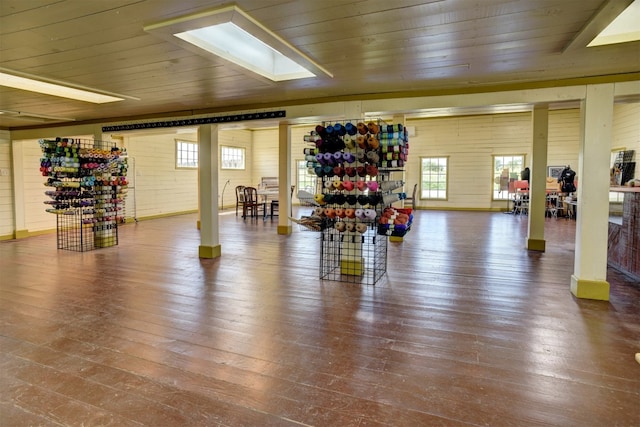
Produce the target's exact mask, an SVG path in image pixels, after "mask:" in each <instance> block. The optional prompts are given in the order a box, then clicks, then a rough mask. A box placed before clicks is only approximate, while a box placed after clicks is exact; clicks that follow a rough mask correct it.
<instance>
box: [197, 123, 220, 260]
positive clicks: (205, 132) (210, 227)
mask: <svg viewBox="0 0 640 427" xmlns="http://www.w3.org/2000/svg"><path fill="white" fill-rule="evenodd" d="M198 187H199V199H200V247H199V249H198V254H199V256H200V258H218V257H219V256H220V255H221V254H222V251H221V246H220V232H219V224H218V125H210V124H209V125H201V126H199V127H198Z"/></svg>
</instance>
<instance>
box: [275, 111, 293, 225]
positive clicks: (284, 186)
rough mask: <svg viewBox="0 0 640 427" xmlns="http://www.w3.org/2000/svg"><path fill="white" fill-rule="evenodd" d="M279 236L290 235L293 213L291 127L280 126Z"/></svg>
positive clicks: (283, 123) (282, 124)
mask: <svg viewBox="0 0 640 427" xmlns="http://www.w3.org/2000/svg"><path fill="white" fill-rule="evenodd" d="M278 186H279V187H278V203H279V206H278V211H279V212H278V234H284V235H289V234H291V232H292V230H293V228H292V225H291V220H290V219H289V214H290V212H291V125H289V124H288V123H287V122H280V123H279V125H278Z"/></svg>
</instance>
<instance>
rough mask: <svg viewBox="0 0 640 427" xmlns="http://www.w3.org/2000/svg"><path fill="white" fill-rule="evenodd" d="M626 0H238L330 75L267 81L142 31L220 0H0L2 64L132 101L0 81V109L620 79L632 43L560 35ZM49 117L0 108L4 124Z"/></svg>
mask: <svg viewBox="0 0 640 427" xmlns="http://www.w3.org/2000/svg"><path fill="white" fill-rule="evenodd" d="M630 2H631V0H617V1H603V0H535V1H532V0H516V1H504V0H396V1H389V0H362V1H356V0H322V1H319V0H238V1H237V2H236V4H237V5H238V6H239V7H241V8H242V9H244V10H245V11H246V12H248V13H249V14H251V15H252V16H253V17H254V18H256V19H257V20H258V21H260V22H261V23H262V24H263V25H265V26H266V27H267V28H269V29H271V30H272V31H273V32H275V33H276V34H278V35H279V36H281V37H282V38H284V39H285V40H287V41H288V42H289V43H291V44H292V45H294V46H296V47H297V48H298V49H300V50H301V51H303V52H305V53H306V54H307V55H308V56H310V57H311V58H313V59H314V60H316V61H317V62H318V63H319V64H321V65H322V66H323V67H324V68H326V69H328V70H329V71H330V72H331V73H332V74H333V78H331V77H328V76H320V77H317V78H311V79H303V80H298V81H288V82H280V83H273V82H270V81H266V80H265V79H263V78H258V77H257V76H255V75H252V74H250V73H247V72H243V71H240V70H238V68H237V67H235V66H232V65H230V64H229V63H227V62H225V61H224V60H222V59H219V58H216V57H213V56H211V57H205V56H203V55H199V54H196V53H193V52H191V51H189V50H185V49H182V48H180V47H178V46H177V45H175V44H173V43H169V42H167V41H164V40H163V39H161V38H159V37H157V36H155V35H152V34H149V33H147V32H145V31H144V28H143V27H144V26H145V25H148V24H150V23H154V22H158V21H161V20H165V19H169V18H173V17H178V16H181V15H185V14H191V13H194V12H197V11H199V10H205V9H211V8H215V7H217V6H220V5H222V4H227V3H228V2H224V1H216V0H179V1H177V0H1V1H0V67H1V68H4V69H6V70H13V71H17V72H21V73H28V74H31V75H36V76H40V77H44V78H47V79H54V80H59V81H63V82H68V83H72V84H75V85H81V86H87V87H91V88H95V89H99V90H102V91H107V92H114V93H118V94H124V95H128V96H131V97H135V98H138V99H126V100H125V101H122V102H115V103H109V104H102V105H97V104H90V103H86V102H81V101H73V100H67V99H63V98H57V97H53V96H48V95H41V94H37V93H33V92H27V91H22V90H15V89H10V88H6V87H0V110H6V111H9V112H20V113H21V114H26V115H28V114H33V115H41V116H53V117H59V118H68V119H73V120H75V121H76V122H85V121H96V120H100V121H105V122H106V121H109V120H110V119H117V118H120V119H122V118H132V117H133V118H137V117H151V116H153V115H159V114H162V115H171V114H185V113H193V114H202V113H209V112H211V113H215V112H224V111H231V110H238V109H244V110H259V109H263V108H269V107H275V106H283V105H291V104H295V103H309V102H315V101H318V102H320V101H326V100H341V99H358V97H371V96H373V95H375V96H380V97H385V96H392V95H402V96H404V95H406V94H409V93H412V94H413V93H415V94H421V95H429V94H432V93H433V94H435V93H442V91H454V92H455V91H458V92H459V93H464V92H465V91H469V90H474V91H477V90H478V88H483V87H486V88H491V89H492V90H493V89H495V88H500V87H506V86H505V85H514V84H528V83H531V82H540V81H544V82H558V83H557V84H562V83H561V82H559V81H560V80H564V79H576V78H583V77H595V76H607V77H606V78H620V77H621V75H625V74H627V75H628V74H630V73H631V74H633V73H638V72H639V71H640V42H631V43H624V44H619V45H612V46H602V47H595V48H588V49H587V48H585V47H583V45H582V42H580V43H577V44H579V45H578V46H576V43H574V44H573V45H570V43H571V41H572V40H574V39H575V38H576V37H578V39H577V40H578V41H581V38H584V37H586V36H585V35H584V34H582V35H580V31H581V29H583V28H585V29H586V30H587V31H588V32H594V31H596V29H598V27H602V22H605V21H607V22H606V23H608V20H610V19H611V17H612V15H614V14H615V13H616V11H619V10H621V9H623V8H624V7H625V6H626V5H628V4H629V3H630ZM589 23H591V24H590V25H588V24H589ZM606 23H605V24H606ZM567 46H569V48H568V49H566V48H567ZM0 71H2V70H0ZM551 84H554V83H551ZM41 120H44V119H41ZM53 121H56V120H53ZM50 122H52V121H51V120H45V121H40V122H39V121H37V120H36V119H33V118H32V119H31V120H28V117H26V116H25V117H22V118H17V117H11V116H10V115H9V113H7V114H2V115H0V127H2V128H4V129H18V128H21V127H32V126H34V125H42V124H43V123H50Z"/></svg>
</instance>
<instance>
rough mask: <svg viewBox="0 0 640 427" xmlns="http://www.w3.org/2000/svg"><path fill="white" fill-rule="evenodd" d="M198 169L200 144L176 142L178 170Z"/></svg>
mask: <svg viewBox="0 0 640 427" xmlns="http://www.w3.org/2000/svg"><path fill="white" fill-rule="evenodd" d="M197 167H198V144H197V143H195V142H188V141H180V140H176V168H197Z"/></svg>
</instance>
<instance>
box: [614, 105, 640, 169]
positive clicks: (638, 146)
mask: <svg viewBox="0 0 640 427" xmlns="http://www.w3.org/2000/svg"><path fill="white" fill-rule="evenodd" d="M612 149H624V150H634V151H635V157H634V159H635V162H636V168H635V176H634V177H635V178H640V170H639V169H640V103H635V104H617V105H615V106H614V109H613V143H612Z"/></svg>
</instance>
